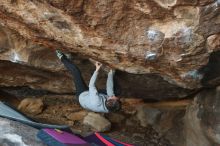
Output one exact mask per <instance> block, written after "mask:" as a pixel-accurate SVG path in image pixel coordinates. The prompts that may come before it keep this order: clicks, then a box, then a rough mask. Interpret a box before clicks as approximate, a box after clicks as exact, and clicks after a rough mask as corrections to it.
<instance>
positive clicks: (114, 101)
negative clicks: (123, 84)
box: [56, 50, 121, 113]
mask: <svg viewBox="0 0 220 146" xmlns="http://www.w3.org/2000/svg"><path fill="white" fill-rule="evenodd" d="M56 55H57V57H58V58H59V59H60V60H61V62H62V63H63V64H64V66H65V67H66V68H67V69H68V70H69V71H70V72H71V74H72V76H73V80H74V83H75V87H76V96H77V100H78V101H79V103H80V105H81V106H82V107H83V108H85V109H87V110H91V111H94V112H102V113H108V112H116V111H119V110H120V109H121V102H120V99H119V98H118V97H116V96H115V94H114V89H113V87H114V85H113V76H114V71H113V70H112V69H111V70H110V72H109V73H108V79H107V94H106V90H105V92H103V91H100V92H98V91H97V89H96V86H95V82H96V78H97V75H98V73H99V70H100V68H101V66H102V64H101V63H99V62H96V64H95V66H96V70H95V71H94V73H93V75H92V77H91V79H90V82H89V87H88V86H87V85H86V84H85V82H84V80H83V78H82V76H81V72H80V70H79V69H78V67H77V66H76V65H75V64H73V63H72V62H71V61H70V60H69V59H68V58H67V57H66V55H65V54H64V53H62V52H61V51H59V50H56Z"/></svg>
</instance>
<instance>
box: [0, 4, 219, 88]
mask: <svg viewBox="0 0 220 146" xmlns="http://www.w3.org/2000/svg"><path fill="white" fill-rule="evenodd" d="M219 20H220V16H219V1H217V0H193V1H188V0H184V1H182V0H171V1H162V0H150V1H136V0H132V1H115V0H110V1H102V0H98V1H95V0H91V1H84V0H80V1H75V0H74V1H69V0H67V1H64V0H58V1H50V0H47V1H41V0H38V1H37V0H34V1H30V0H16V1H11V0H6V1H3V2H1V4H0V22H1V24H2V25H4V26H7V27H8V28H10V29H13V30H15V31H17V32H18V33H19V34H20V35H22V36H23V37H25V38H27V39H30V40H32V41H34V42H37V43H40V44H43V45H44V46H47V47H51V48H55V47H62V48H63V49H65V50H67V51H69V52H76V53H78V54H81V55H85V56H88V57H91V58H93V59H97V60H99V61H102V62H103V63H106V64H108V65H110V66H112V67H115V68H117V69H120V70H123V71H127V72H130V73H138V74H145V73H158V74H159V75H160V76H162V77H163V78H164V79H166V80H167V81H169V82H170V83H173V84H176V85H178V86H181V87H185V88H191V89H194V88H198V87H200V86H201V85H200V80H201V79H202V77H203V72H199V69H200V68H201V67H202V66H204V65H206V64H207V63H208V59H209V55H210V53H211V52H213V51H216V50H218V49H219V45H213V41H215V40H218V38H219V32H220V29H219V28H220V24H219V23H220V21H219ZM212 35H214V37H215V36H216V39H214V40H213V37H211V36H212ZM210 37H211V38H210ZM207 38H208V41H206V40H207ZM210 42H211V44H210ZM206 43H207V44H206ZM0 44H6V45H5V46H4V47H3V48H1V52H4V51H6V50H7V49H8V47H10V45H11V42H9V41H7V40H6V39H3V40H1V43H0ZM28 50H30V49H28ZM20 54H22V52H21V53H20ZM20 54H18V55H17V56H20ZM14 58H15V60H16V58H17V57H16V55H15V57H14Z"/></svg>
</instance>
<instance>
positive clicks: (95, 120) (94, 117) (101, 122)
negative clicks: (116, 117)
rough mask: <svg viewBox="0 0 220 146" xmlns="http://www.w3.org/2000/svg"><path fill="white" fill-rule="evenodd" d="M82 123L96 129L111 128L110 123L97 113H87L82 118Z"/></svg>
mask: <svg viewBox="0 0 220 146" xmlns="http://www.w3.org/2000/svg"><path fill="white" fill-rule="evenodd" d="M83 124H85V125H89V126H91V127H93V128H94V129H95V130H96V131H99V132H105V131H109V130H110V128H111V123H110V122H109V121H108V120H107V119H106V118H104V117H103V116H101V115H100V114H97V113H91V112H90V113H89V114H88V115H87V116H86V117H85V118H84V120H83Z"/></svg>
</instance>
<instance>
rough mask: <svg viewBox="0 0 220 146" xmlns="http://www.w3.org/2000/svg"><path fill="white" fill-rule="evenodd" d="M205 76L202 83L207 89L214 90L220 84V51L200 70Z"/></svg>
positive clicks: (214, 53) (212, 55) (211, 56)
mask: <svg viewBox="0 0 220 146" xmlns="http://www.w3.org/2000/svg"><path fill="white" fill-rule="evenodd" d="M199 71H200V72H201V73H203V74H204V77H203V79H202V80H201V83H202V85H203V86H204V87H206V88H212V87H215V86H217V85H219V84H220V51H217V52H213V53H212V54H211V55H210V58H209V62H208V64H207V65H206V66H204V67H203V68H201V69H200V70H199Z"/></svg>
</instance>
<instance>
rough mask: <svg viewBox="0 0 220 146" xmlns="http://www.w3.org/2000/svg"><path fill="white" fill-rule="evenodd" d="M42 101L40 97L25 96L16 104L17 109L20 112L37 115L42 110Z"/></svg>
mask: <svg viewBox="0 0 220 146" xmlns="http://www.w3.org/2000/svg"><path fill="white" fill-rule="evenodd" d="M43 108H44V103H43V101H42V99H40V98H39V99H37V98H25V99H24V100H22V101H21V103H20V104H19V105H18V109H19V110H21V111H22V112H25V113H29V114H33V115H37V114H40V113H41V112H42V111H43Z"/></svg>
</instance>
